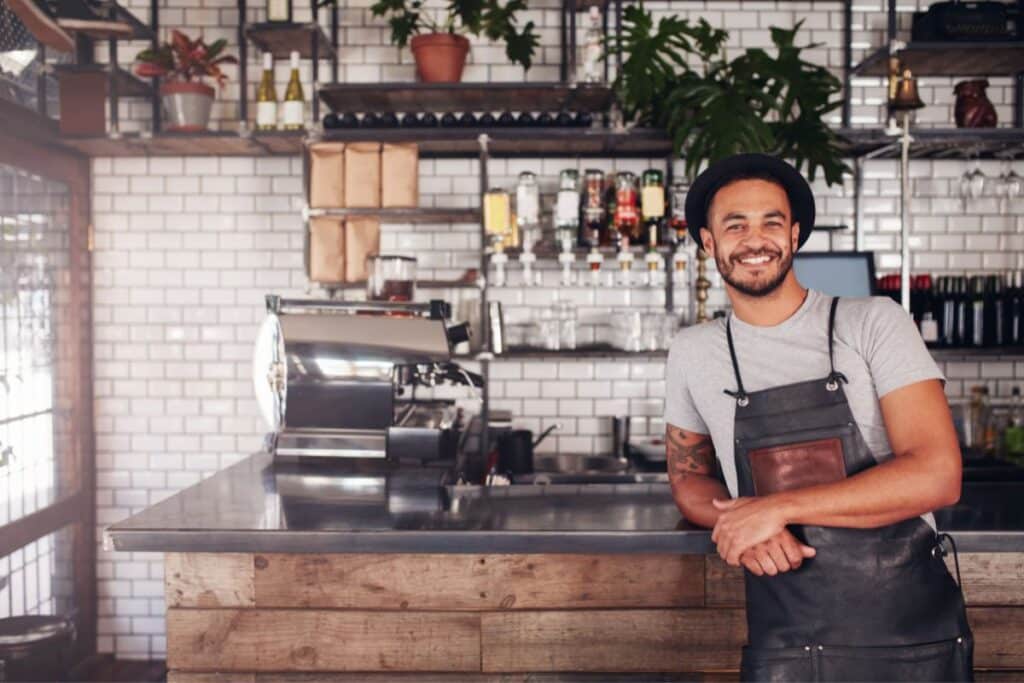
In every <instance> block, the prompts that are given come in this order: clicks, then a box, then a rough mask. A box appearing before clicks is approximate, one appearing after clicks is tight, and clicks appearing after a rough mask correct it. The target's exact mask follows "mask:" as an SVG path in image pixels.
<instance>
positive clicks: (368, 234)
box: [345, 217, 380, 282]
mask: <svg viewBox="0 0 1024 683" xmlns="http://www.w3.org/2000/svg"><path fill="white" fill-rule="evenodd" d="M379 251H380V221H379V220H377V219H376V218H361V217H353V218H349V219H348V220H347V221H345V279H346V280H347V281H349V282H358V281H360V280H366V278H367V277H368V276H369V273H368V272H367V271H366V257H367V255H368V254H376V253H378V252H379Z"/></svg>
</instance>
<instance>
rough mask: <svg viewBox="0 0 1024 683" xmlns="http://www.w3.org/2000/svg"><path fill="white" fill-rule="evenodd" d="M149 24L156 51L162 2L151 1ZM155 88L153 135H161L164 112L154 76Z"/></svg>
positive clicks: (151, 45)
mask: <svg viewBox="0 0 1024 683" xmlns="http://www.w3.org/2000/svg"><path fill="white" fill-rule="evenodd" d="M149 23H150V25H151V26H152V27H153V39H152V40H150V41H149V46H150V48H151V49H153V50H156V49H157V48H158V47H159V46H160V0H149ZM150 84H151V85H152V87H153V93H152V102H151V103H150V104H151V105H152V111H153V114H152V117H153V133H159V132H160V128H161V127H162V126H163V123H162V122H161V118H162V116H163V111H162V110H161V108H160V79H159V78H157V77H156V76H154V77H153V78H151V79H150Z"/></svg>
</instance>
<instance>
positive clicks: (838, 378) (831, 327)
mask: <svg viewBox="0 0 1024 683" xmlns="http://www.w3.org/2000/svg"><path fill="white" fill-rule="evenodd" d="M838 305H839V297H837V296H835V297H832V305H831V307H830V308H829V311H828V369H829V373H828V379H827V383H826V386H827V387H828V389H829V391H835V390H836V389H838V388H839V383H840V382H842V383H843V384H849V383H850V380H848V379H846V375H844V374H843V373H841V372H839V371H838V370H836V359H835V327H836V307H837V306H838ZM725 339H726V341H728V342H729V358H730V360H732V372H733V375H734V376H735V377H736V391H730V390H728V389H725V390H724V391H725V393H726V394H727V395H728V396H732V397H733V398H734V399H736V403H738V404H739V405H740V406H746V405H747V404H748V403H750V399H749V398H748V396H747V390H746V389H744V388H743V378H742V377H741V376H740V364H739V361H737V360H736V345H735V344H734V343H733V341H732V314H731V313H730V314H729V317H728V318H727V319H726V321H725Z"/></svg>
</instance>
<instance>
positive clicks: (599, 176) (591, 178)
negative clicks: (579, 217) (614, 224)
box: [580, 168, 607, 246]
mask: <svg viewBox="0 0 1024 683" xmlns="http://www.w3.org/2000/svg"><path fill="white" fill-rule="evenodd" d="M583 178H584V180H583V230H582V232H581V233H580V244H581V245H582V246H597V245H599V244H600V243H601V233H602V232H603V231H604V229H605V226H606V221H607V218H606V216H605V205H604V171H601V170H598V169H594V168H589V169H587V170H586V171H585V172H584V176H583Z"/></svg>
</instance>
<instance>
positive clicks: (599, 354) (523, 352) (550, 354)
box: [494, 343, 668, 361]
mask: <svg viewBox="0 0 1024 683" xmlns="http://www.w3.org/2000/svg"><path fill="white" fill-rule="evenodd" d="M666 355H668V351H662V350H659V351H625V350H623V349H619V348H615V347H614V346H612V345H611V344H606V343H601V344H585V345H580V346H577V347H576V348H575V349H563V350H558V351H552V350H550V349H543V348H540V347H535V346H510V347H509V348H508V349H507V350H506V351H505V353H503V354H501V355H500V356H495V358H494V360H495V361H500V360H503V359H505V360H511V359H516V358H563V359H564V358H573V357H579V358H591V357H596V358H604V357H609V358H637V357H640V358H662V357H664V356H666Z"/></svg>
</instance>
